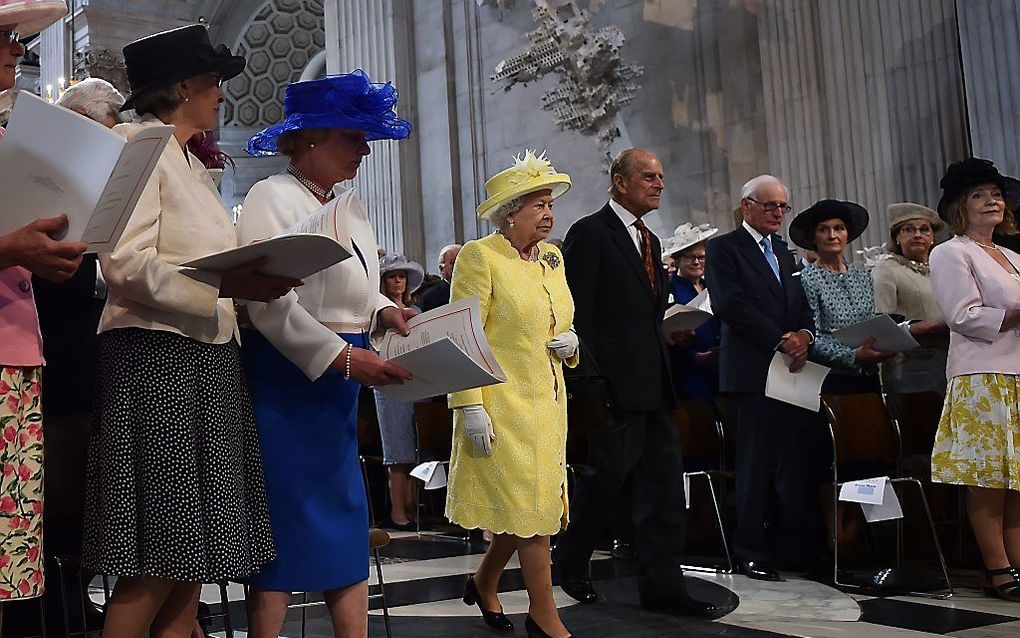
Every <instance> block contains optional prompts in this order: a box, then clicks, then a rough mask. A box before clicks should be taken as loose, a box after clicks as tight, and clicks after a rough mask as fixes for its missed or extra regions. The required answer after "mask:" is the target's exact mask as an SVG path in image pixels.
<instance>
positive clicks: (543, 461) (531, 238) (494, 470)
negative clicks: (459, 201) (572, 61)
mask: <svg viewBox="0 0 1020 638" xmlns="http://www.w3.org/2000/svg"><path fill="white" fill-rule="evenodd" d="M568 188H570V177H569V176H568V175H566V174H563V173H557V172H556V171H555V169H553V167H552V165H551V164H550V163H549V162H548V161H546V160H545V159H544V155H543V156H542V157H535V155H534V154H533V153H532V152H531V151H528V152H527V153H526V154H525V157H524V159H521V158H516V161H515V163H514V165H513V166H512V167H510V168H509V169H507V170H505V171H502V172H501V173H499V174H498V175H496V176H495V177H493V178H491V179H490V180H489V181H487V182H486V183H485V189H486V191H487V193H488V195H489V198H488V199H487V200H486V201H485V202H484V203H482V205H481V206H479V207H478V214H479V216H481V217H482V218H483V219H487V220H489V221H490V222H491V223H492V224H493V225H494V226H496V227H497V228H499V230H498V231H497V232H495V233H493V234H492V235H489V236H488V237H484V238H482V239H479V240H476V241H472V242H468V243H467V244H466V245H465V246H464V247H463V249H462V250H461V252H460V255H459V256H458V258H457V264H456V266H455V267H454V271H453V283H452V289H451V294H450V299H451V300H452V301H456V300H458V299H463V298H465V297H478V299H479V307H480V309H481V320H482V324H483V326H484V330H485V335H486V337H487V338H488V340H489V343H490V344H491V346H492V351H493V353H494V354H495V355H496V358H497V359H498V360H499V363H500V365H501V366H502V367H503V369H504V371H505V372H506V374H507V381H506V383H503V384H500V385H496V386H490V387H487V388H481V389H476V390H466V391H463V392H457V393H454V394H452V395H450V407H451V408H453V409H454V432H453V455H452V457H451V459H450V484H449V492H448V497H447V501H446V515H447V516H448V517H449V518H450V520H451V521H453V522H455V523H457V524H458V525H461V526H462V527H465V528H468V529H475V528H480V529H487V530H490V531H492V532H493V534H494V537H493V540H492V543H491V544H490V545H489V549H488V551H487V552H486V553H485V557H484V558H483V559H482V563H481V565H480V566H479V567H478V570H477V571H476V572H475V574H474V575H473V576H472V577H469V578H468V581H467V584H466V586H465V591H464V602H465V603H466V604H468V605H473V604H477V605H478V607H479V609H480V610H481V612H482V616H483V618H484V620H485V622H486V624H488V625H489V626H490V627H492V628H493V629H497V630H502V631H513V623H511V622H510V620H509V619H508V618H507V617H506V616H505V615H503V612H502V608H501V607H500V605H499V600H498V598H497V596H496V591H497V588H498V585H499V577H500V575H501V574H502V571H503V568H504V567H505V566H506V564H507V561H509V560H510V557H511V556H512V555H513V553H514V552H515V551H516V552H518V556H519V558H520V562H521V569H522V572H523V575H524V583H525V586H526V587H527V589H528V598H529V600H530V606H529V610H528V617H527V620H526V622H525V626H526V628H527V631H528V636H554V637H555V638H562V637H563V636H569V635H570V634H569V632H568V631H567V629H566V628H565V627H564V626H563V623H562V622H560V618H559V614H558V612H557V610H556V603H555V601H554V600H553V594H552V577H551V573H550V558H549V536H550V535H552V534H555V533H557V532H558V531H560V529H562V528H563V526H564V525H565V524H566V522H567V484H566V459H565V455H566V451H565V450H566V441H567V404H566V393H565V391H564V387H563V369H562V365H561V364H562V363H566V364H567V365H568V366H576V365H577V344H578V342H577V335H575V334H574V332H573V331H572V330H571V323H572V322H573V319H574V302H573V299H571V297H570V290H569V288H567V280H566V277H565V276H564V274H563V256H562V255H561V254H560V251H559V250H558V249H557V248H556V247H555V246H553V245H552V244H550V243H546V242H545V241H543V240H545V239H547V238H548V237H549V233H550V232H551V231H552V228H553V220H554V215H553V200H554V199H556V198H557V197H559V196H560V195H562V194H563V193H565V192H566V191H567V189H568Z"/></svg>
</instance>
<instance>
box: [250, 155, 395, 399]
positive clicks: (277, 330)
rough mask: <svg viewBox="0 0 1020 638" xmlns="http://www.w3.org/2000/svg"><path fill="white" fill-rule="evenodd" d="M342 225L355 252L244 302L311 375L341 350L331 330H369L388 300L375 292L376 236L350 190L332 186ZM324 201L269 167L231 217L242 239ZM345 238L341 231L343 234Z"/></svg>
mask: <svg viewBox="0 0 1020 638" xmlns="http://www.w3.org/2000/svg"><path fill="white" fill-rule="evenodd" d="M334 193H335V194H336V197H337V199H336V200H335V203H337V204H338V205H339V209H338V210H339V213H340V227H341V228H342V229H343V230H345V231H346V232H348V233H349V235H350V241H351V246H350V247H353V248H354V249H355V254H354V256H352V257H351V258H349V259H345V260H344V261H342V262H340V263H339V264H336V265H334V266H331V267H329V268H327V269H325V270H323V271H321V272H318V273H316V274H314V275H311V276H309V277H306V278H305V280H304V282H305V285H303V286H300V287H298V288H295V289H294V290H292V291H291V292H289V293H288V294H286V295H285V296H283V297H280V298H279V299H276V300H274V301H271V302H269V303H262V302H256V301H249V302H245V305H246V308H247V310H248V316H249V317H250V318H251V322H252V323H253V324H254V325H255V327H256V328H258V330H259V332H261V333H262V334H263V335H264V336H265V337H266V339H268V340H269V342H270V343H272V344H273V345H274V346H275V347H276V348H277V350H279V351H280V352H281V353H282V354H283V355H284V356H285V357H287V359H289V360H290V361H291V362H293V363H294V365H296V366H297V367H298V368H300V369H301V371H302V372H304V373H305V375H306V376H307V377H308V378H309V379H311V380H313V381H314V380H315V379H317V378H319V376H320V375H322V373H323V372H325V371H326V370H327V369H328V368H329V365H330V363H332V362H333V360H334V359H336V357H337V355H338V354H340V351H341V350H343V348H344V346H345V345H347V344H346V342H345V341H344V340H343V339H341V338H340V337H339V336H338V335H337V333H340V332H346V333H358V332H371V331H372V330H373V328H374V326H375V323H374V322H375V318H376V314H377V313H378V312H379V311H380V310H382V309H383V308H386V307H388V306H393V305H394V304H393V302H391V301H390V300H389V299H387V298H386V297H385V296H383V295H382V294H381V293H380V292H379V258H378V253H377V251H378V244H377V242H376V238H375V233H374V232H373V230H372V224H371V222H370V221H369V219H368V212H367V211H366V210H365V206H364V204H362V203H361V200H360V199H358V197H357V195H356V194H355V192H354V191H353V190H345V189H343V188H341V187H339V186H338V187H336V188H335V189H334ZM320 208H322V204H321V203H319V200H318V199H316V198H315V196H314V195H312V194H311V193H310V192H309V191H308V189H307V188H305V187H304V186H302V185H301V182H299V181H298V180H297V179H295V178H294V177H293V176H292V175H290V174H287V173H284V174H282V175H273V176H272V177H268V178H266V179H264V180H262V181H261V182H258V183H257V184H255V185H254V186H252V187H251V190H249V191H248V196H247V197H245V200H244V206H243V207H242V209H241V215H240V217H239V218H238V220H237V239H238V242H239V243H240V244H242V245H244V244H248V243H250V242H252V241H255V240H258V239H266V238H269V237H272V236H274V235H278V234H280V233H281V232H283V231H285V230H286V229H288V228H290V227H291V226H293V225H294V224H297V223H298V222H300V221H302V220H304V219H305V218H307V217H308V216H309V215H311V214H312V213H314V212H315V211H317V210H319V209H320ZM344 239H346V237H345V238H344Z"/></svg>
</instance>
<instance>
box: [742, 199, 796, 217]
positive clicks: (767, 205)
mask: <svg viewBox="0 0 1020 638" xmlns="http://www.w3.org/2000/svg"><path fill="white" fill-rule="evenodd" d="M744 199H746V200H747V201H749V202H754V203H755V204H758V205H759V206H761V207H762V210H764V211H765V212H766V213H774V212H776V211H777V210H778V211H779V212H781V213H783V214H784V215H785V214H786V213H788V212H790V211H791V210H793V206H790V205H789V204H787V203H785V202H759V201H758V200H757V199H755V198H753V197H745V198H744Z"/></svg>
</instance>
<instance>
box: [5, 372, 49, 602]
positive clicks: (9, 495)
mask: <svg viewBox="0 0 1020 638" xmlns="http://www.w3.org/2000/svg"><path fill="white" fill-rule="evenodd" d="M41 371H42V368H10V367H7V368H5V367H2V366H0V434H2V436H3V439H2V440H0V468H3V472H2V474H0V600H5V599H11V598H32V597H35V596H40V595H42V593H43V556H42V531H43V530H42V518H43V514H42V509H43V502H42V499H43V478H42V473H43V430H42V406H41V405H40V397H39V378H40V374H41Z"/></svg>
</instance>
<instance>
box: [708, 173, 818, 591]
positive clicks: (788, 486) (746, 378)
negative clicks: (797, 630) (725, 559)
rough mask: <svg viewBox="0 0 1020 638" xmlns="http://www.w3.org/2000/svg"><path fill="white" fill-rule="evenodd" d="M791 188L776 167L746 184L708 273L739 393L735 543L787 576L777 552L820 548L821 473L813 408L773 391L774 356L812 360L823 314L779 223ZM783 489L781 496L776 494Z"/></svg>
mask: <svg viewBox="0 0 1020 638" xmlns="http://www.w3.org/2000/svg"><path fill="white" fill-rule="evenodd" d="M788 199H789V192H788V190H787V189H786V187H785V186H784V185H783V183H782V182H780V181H779V180H778V179H776V178H775V177H772V176H771V175H761V176H758V177H756V178H754V179H752V180H751V181H749V182H747V184H745V185H744V187H743V189H742V190H741V199H740V208H741V211H742V213H743V217H744V219H743V222H742V223H741V225H740V226H738V227H737V229H736V230H734V231H732V232H729V233H727V234H725V235H722V236H719V237H717V238H715V239H712V240H710V241H709V242H708V251H707V265H706V273H707V280H708V289H709V290H710V291H711V293H710V294H711V297H712V311H713V313H714V314H715V316H716V317H717V318H718V319H720V320H721V321H722V343H721V346H720V349H719V389H720V391H721V392H723V393H728V394H729V395H730V396H731V399H732V401H733V405H734V407H735V411H736V423H737V434H736V443H737V458H736V482H737V494H736V500H737V529H736V533H735V535H734V538H733V545H734V551H735V553H736V556H737V560H738V561H739V563H740V569H741V571H742V572H743V573H744V574H745V575H747V576H749V577H751V578H757V579H759V580H780V576H779V573H778V572H777V571H776V563H775V559H776V558H779V559H783V560H787V561H789V560H790V559H791V558H792V557H796V556H800V555H802V554H803V553H804V552H805V551H806V552H808V553H810V552H811V551H812V549H813V544H814V542H815V540H816V539H815V537H814V534H813V531H814V529H815V527H816V526H815V521H816V517H814V516H812V514H813V507H812V503H813V502H814V501H815V499H816V496H815V495H814V494H813V492H814V490H815V485H816V483H817V482H816V481H815V480H813V479H812V476H811V472H810V467H811V466H810V464H809V463H808V458H809V456H810V453H809V451H808V449H809V448H808V447H807V443H808V442H809V440H810V438H811V437H810V436H809V433H810V431H809V428H811V427H812V424H813V423H814V421H813V418H812V417H813V415H812V414H811V413H810V412H808V411H807V410H804V409H801V408H798V407H795V406H792V405H789V404H787V403H781V402H779V401H776V400H774V399H769V398H767V397H766V396H765V380H766V377H767V375H768V368H769V363H770V362H771V361H772V358H773V356H774V355H775V353H776V352H777V351H780V352H783V353H785V354H787V355H789V356H790V357H791V358H792V361H791V363H790V364H789V367H790V370H791V371H794V372H796V371H798V370H800V369H801V368H803V367H804V363H805V362H806V361H807V355H808V350H809V347H810V344H811V343H812V342H813V341H814V336H813V334H812V331H813V330H814V320H813V318H812V314H811V309H810V307H809V306H808V302H807V299H806V297H805V296H804V291H803V290H802V289H801V286H800V282H799V281H798V280H797V279H796V278H794V276H793V274H794V271H795V269H796V265H795V263H794V257H793V255H792V253H790V251H789V249H788V248H787V245H786V242H784V241H782V240H781V239H780V238H779V237H777V236H776V235H775V234H774V233H776V231H778V230H779V228H780V226H781V225H782V222H783V216H784V215H785V214H786V213H787V212H789V210H790V205H789V203H788ZM773 494H775V498H773Z"/></svg>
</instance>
